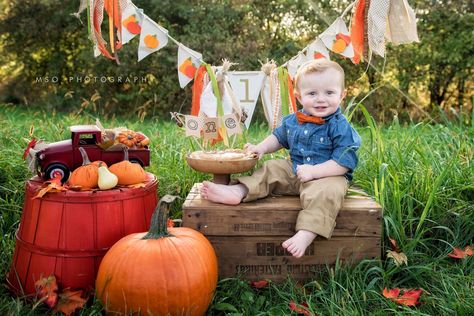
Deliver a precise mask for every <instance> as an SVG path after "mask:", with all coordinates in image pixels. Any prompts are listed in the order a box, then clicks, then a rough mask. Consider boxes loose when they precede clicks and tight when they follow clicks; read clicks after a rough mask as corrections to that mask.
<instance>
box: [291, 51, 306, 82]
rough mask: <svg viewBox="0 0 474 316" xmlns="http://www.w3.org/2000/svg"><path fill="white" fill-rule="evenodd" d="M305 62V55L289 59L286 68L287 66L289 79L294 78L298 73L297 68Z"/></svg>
mask: <svg viewBox="0 0 474 316" xmlns="http://www.w3.org/2000/svg"><path fill="white" fill-rule="evenodd" d="M307 61H308V58H307V57H306V55H305V54H298V55H296V56H294V57H293V58H291V59H290V60H289V61H288V66H287V68H288V74H289V75H290V77H291V78H294V77H295V75H296V72H297V71H298V68H300V66H301V65H302V64H304V63H305V62H307Z"/></svg>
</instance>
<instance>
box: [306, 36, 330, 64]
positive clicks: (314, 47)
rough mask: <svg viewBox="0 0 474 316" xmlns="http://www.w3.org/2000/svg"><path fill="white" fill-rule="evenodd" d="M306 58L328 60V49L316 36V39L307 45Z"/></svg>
mask: <svg viewBox="0 0 474 316" xmlns="http://www.w3.org/2000/svg"><path fill="white" fill-rule="evenodd" d="M306 58H307V59H308V60H312V59H319V58H326V59H328V60H330V58H329V51H328V49H327V48H326V46H324V43H323V41H322V40H321V39H320V38H319V37H316V39H315V40H314V41H313V42H312V43H311V44H309V45H308V49H307V51H306Z"/></svg>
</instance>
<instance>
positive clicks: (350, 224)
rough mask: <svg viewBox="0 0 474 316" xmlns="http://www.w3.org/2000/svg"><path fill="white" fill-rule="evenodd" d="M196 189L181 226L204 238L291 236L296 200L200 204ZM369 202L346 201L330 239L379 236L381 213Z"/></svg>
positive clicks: (293, 197)
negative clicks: (216, 236) (199, 233)
mask: <svg viewBox="0 0 474 316" xmlns="http://www.w3.org/2000/svg"><path fill="white" fill-rule="evenodd" d="M197 187H198V186H197V185H195V186H194V187H193V190H192V191H191V193H190V194H189V196H188V198H187V199H186V202H185V203H184V205H183V225H184V226H186V227H191V228H193V229H196V230H198V231H200V232H202V233H203V234H204V235H208V236H213V235H227V236H259V235H271V236H277V235H283V236H290V235H292V234H294V228H295V223H296V219H297V216H298V212H299V211H300V210H301V206H300V203H299V199H298V198H297V197H295V196H281V197H269V198H265V199H261V200H257V201H254V202H250V203H241V204H239V205H236V206H229V205H222V204H218V203H212V202H209V201H207V200H201V198H200V195H199V192H198V189H197ZM374 203H375V202H373V201H372V200H371V199H369V198H365V197H364V199H354V198H350V197H348V198H346V199H345V201H344V205H343V207H342V209H341V210H340V212H339V215H338V217H337V219H336V227H335V229H334V233H333V236H334V237H337V236H367V237H375V236H380V235H381V218H382V210H381V207H380V205H378V204H377V203H375V205H373V204H374Z"/></svg>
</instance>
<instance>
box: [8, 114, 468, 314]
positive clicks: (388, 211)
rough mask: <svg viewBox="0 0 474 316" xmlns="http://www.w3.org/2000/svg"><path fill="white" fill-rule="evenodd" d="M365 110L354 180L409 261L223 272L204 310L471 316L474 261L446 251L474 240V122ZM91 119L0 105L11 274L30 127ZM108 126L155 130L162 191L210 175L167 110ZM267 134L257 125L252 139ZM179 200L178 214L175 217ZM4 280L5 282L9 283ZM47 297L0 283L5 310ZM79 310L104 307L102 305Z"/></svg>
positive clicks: (60, 127) (44, 132) (41, 131)
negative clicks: (268, 280)
mask: <svg viewBox="0 0 474 316" xmlns="http://www.w3.org/2000/svg"><path fill="white" fill-rule="evenodd" d="M352 110H354V111H357V113H358V114H362V115H365V118H366V123H365V124H364V125H359V126H357V129H358V131H359V132H360V133H361V135H362V138H363V146H362V148H361V150H360V153H359V154H360V164H359V168H358V169H357V170H356V172H355V184H356V185H358V186H360V187H362V188H363V189H365V190H366V191H367V192H368V193H369V194H371V195H373V196H374V197H375V198H376V200H377V201H378V202H379V203H380V204H382V205H383V208H384V236H383V247H384V248H383V252H385V250H387V249H388V248H389V246H388V240H387V236H390V237H393V238H395V239H396V240H397V242H398V244H399V245H400V248H401V249H402V250H403V251H404V252H405V253H406V255H407V256H408V265H407V266H400V267H397V266H395V265H394V263H393V261H392V260H391V259H390V260H388V259H385V257H383V258H382V259H380V260H366V261H362V262H360V263H359V264H357V265H355V266H352V267H348V266H343V265H338V264H337V265H336V266H333V267H327V268H326V269H324V270H323V271H322V272H320V274H319V275H316V276H315V278H314V280H313V281H311V282H309V283H307V284H305V285H304V286H303V288H304V290H303V288H302V287H301V286H297V285H295V283H293V282H292V281H291V280H288V281H287V282H285V283H284V284H270V286H269V287H268V288H265V289H261V290H255V289H252V288H251V287H250V285H249V284H248V283H247V282H245V281H242V280H239V279H224V280H221V281H220V282H219V284H218V290H217V292H216V295H215V297H214V300H213V302H212V305H211V306H210V308H209V311H208V315H224V314H229V315H289V314H291V312H290V310H289V308H288V303H289V302H290V301H295V302H302V301H306V302H307V303H308V305H309V308H310V310H312V311H314V312H315V313H317V314H318V315H369V314H371V315H386V314H416V315H469V314H471V315H472V314H473V313H474V259H473V258H472V257H471V258H467V259H463V260H459V261H455V260H454V259H451V258H448V257H447V254H448V253H450V252H451V250H452V247H453V246H457V247H461V246H465V245H468V244H472V241H473V239H474V164H473V156H474V127H473V126H472V125H471V126H468V125H463V124H462V123H458V122H448V121H444V123H443V124H428V123H419V124H407V125H402V124H399V123H397V121H395V122H394V123H393V124H392V125H390V126H380V125H377V124H376V123H375V122H374V121H373V119H372V118H371V117H370V116H369V115H368V113H366V112H365V109H364V108H363V107H362V106H358V107H355V108H354V109H351V111H352ZM94 120H95V117H92V116H89V115H86V114H84V113H82V114H81V116H78V115H72V114H71V115H64V114H55V113H42V112H33V111H24V110H23V111H21V110H18V109H16V108H15V107H7V106H0V130H1V131H0V146H1V152H2V154H1V155H0V215H1V217H0V230H1V234H2V239H1V247H2V256H1V258H0V271H1V275H5V274H6V272H7V270H8V268H9V265H10V260H11V257H12V254H13V249H14V246H15V245H14V233H15V230H16V228H17V227H18V224H19V220H20V216H21V210H22V205H23V194H24V183H25V180H27V179H28V178H29V177H30V176H31V174H30V173H29V172H28V170H27V168H26V164H25V162H24V161H22V159H21V155H22V153H23V150H24V148H25V146H26V144H27V141H28V140H29V139H30V136H29V130H30V127H31V126H34V136H36V137H37V138H42V139H45V140H47V141H48V142H53V141H57V140H62V139H67V138H68V137H69V133H68V129H67V128H68V126H70V125H77V124H86V123H87V124H90V123H92V122H94ZM102 123H103V124H104V126H127V127H129V128H131V129H134V130H141V131H143V132H144V133H145V134H147V135H149V136H150V138H151V142H152V164H151V166H150V167H149V168H148V171H150V172H152V173H154V174H156V175H157V176H158V179H159V189H158V190H159V192H158V194H159V195H160V196H163V195H164V194H166V193H171V194H177V195H180V196H182V197H185V196H186V195H187V193H188V192H189V190H190V188H191V187H192V185H193V184H194V183H195V182H200V181H202V180H204V179H206V178H209V176H208V175H203V174H199V173H196V172H194V171H192V170H191V169H190V168H189V167H187V165H186V163H185V161H184V160H183V156H184V154H185V153H186V151H187V149H188V148H189V147H190V144H189V141H188V140H187V139H185V138H184V136H183V133H182V131H181V130H179V129H178V128H177V127H176V125H175V124H174V123H171V122H169V120H168V118H160V119H159V121H158V120H145V121H143V122H139V120H138V119H135V118H130V119H128V120H122V119H118V118H106V119H103V120H102ZM267 133H268V130H267V128H266V126H265V125H264V124H261V125H254V126H252V127H251V129H250V131H249V135H248V136H247V137H248V140H249V141H251V142H257V141H259V140H261V139H263V138H264V137H265V136H266V135H267ZM180 215H181V210H180V209H179V207H178V208H174V209H173V210H172V216H173V217H174V218H179V217H180ZM3 284H4V282H3ZM384 287H390V288H392V287H404V288H422V289H424V291H425V292H424V293H423V294H422V297H421V300H422V304H421V305H419V306H417V307H412V308H408V307H402V306H399V305H396V304H395V303H393V302H391V301H389V300H387V299H385V298H384V297H383V296H382V295H381V291H382V289H383V288H384ZM48 312H49V311H48V310H47V309H46V308H45V307H44V306H42V305H41V304H38V305H35V303H34V302H31V301H28V300H27V299H25V298H15V297H12V296H11V295H10V294H9V292H8V291H7V289H6V286H5V285H4V286H2V287H1V288H0V314H1V315H16V314H21V315H42V314H44V313H48ZM78 314H81V315H93V314H101V306H100V303H98V302H96V301H94V302H92V305H91V306H89V307H87V308H85V309H83V310H81V312H79V313H78Z"/></svg>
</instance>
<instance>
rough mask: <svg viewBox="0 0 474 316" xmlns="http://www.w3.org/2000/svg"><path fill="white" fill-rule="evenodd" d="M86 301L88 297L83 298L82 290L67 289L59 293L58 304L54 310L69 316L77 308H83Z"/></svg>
mask: <svg viewBox="0 0 474 316" xmlns="http://www.w3.org/2000/svg"><path fill="white" fill-rule="evenodd" d="M86 302H87V299H85V298H82V291H71V290H69V289H65V290H64V291H63V292H62V293H60V294H59V301H58V305H56V307H55V308H54V310H55V311H57V312H61V313H63V314H64V315H66V316H69V315H72V313H74V311H75V310H76V309H78V308H82V307H83V306H84V304H86Z"/></svg>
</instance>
